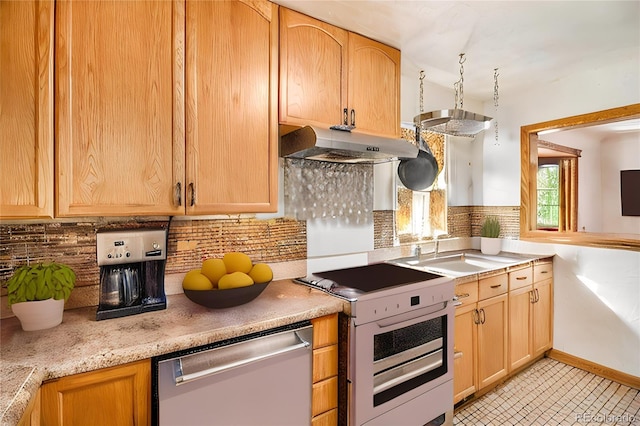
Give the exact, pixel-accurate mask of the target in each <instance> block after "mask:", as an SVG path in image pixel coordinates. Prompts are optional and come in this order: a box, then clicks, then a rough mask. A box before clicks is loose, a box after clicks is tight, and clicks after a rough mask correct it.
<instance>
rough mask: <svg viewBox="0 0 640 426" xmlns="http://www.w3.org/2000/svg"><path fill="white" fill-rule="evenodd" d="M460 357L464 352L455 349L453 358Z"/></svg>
mask: <svg viewBox="0 0 640 426" xmlns="http://www.w3.org/2000/svg"><path fill="white" fill-rule="evenodd" d="M458 358H462V352H460V351H453V359H458Z"/></svg>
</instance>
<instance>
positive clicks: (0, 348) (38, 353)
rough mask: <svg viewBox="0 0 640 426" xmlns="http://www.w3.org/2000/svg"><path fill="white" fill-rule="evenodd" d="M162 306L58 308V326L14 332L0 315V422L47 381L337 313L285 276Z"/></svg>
mask: <svg viewBox="0 0 640 426" xmlns="http://www.w3.org/2000/svg"><path fill="white" fill-rule="evenodd" d="M167 303H168V307H167V309H166V310H162V311H156V312H148V313H144V314H139V315H132V316H129V317H123V318H117V319H109V320H104V321H96V320H95V315H96V307H95V306H94V307H87V308H79V309H73V310H68V311H65V313H64V317H63V321H62V324H60V325H59V326H57V327H55V328H52V329H49V330H43V331H30V332H25V331H22V328H21V327H20V323H19V321H18V320H17V319H16V318H7V319H3V320H2V324H1V333H2V334H1V338H0V378H1V387H0V415H1V416H2V417H1V418H0V424H2V425H15V424H17V423H18V421H19V420H20V418H21V417H22V414H23V413H24V411H25V409H26V408H27V405H28V404H29V401H30V400H31V398H32V397H33V396H34V395H35V394H36V392H37V390H38V388H39V387H40V385H41V383H42V382H43V381H45V380H48V379H54V378H58V377H63V376H68V375H71V374H77V373H83V372H86V371H91V370H97V369H100V368H105V367H111V366H114V365H120V364H125V363H128V362H132V361H137V360H141V359H145V358H150V357H153V356H156V355H162V354H166V353H170V352H174V351H178V350H182V349H187V348H190V347H195V346H199V345H204V344H208V343H213V342H217V341H221V340H225V339H229V338H233V337H237V336H242V335H245V334H250V333H254V332H258V331H263V330H269V329H271V328H275V327H279V326H282V325H287V324H291V323H295V322H298V321H303V320H308V319H312V318H317V317H321V316H324V315H328V314H332V313H335V312H340V311H342V310H343V308H344V303H345V302H343V301H341V300H340V299H338V298H335V297H332V296H329V295H327V294H325V293H323V292H321V291H318V290H314V289H311V288H309V287H305V286H303V285H299V284H295V283H293V282H292V281H291V280H278V281H273V282H272V283H271V284H270V285H269V286H268V287H267V288H266V290H265V291H264V292H263V293H262V294H261V295H260V296H258V298H256V299H254V300H253V301H251V302H249V303H247V304H245V305H241V306H237V307H234V308H228V309H219V310H216V309H207V308H205V307H202V306H199V305H197V304H195V303H193V302H191V301H190V300H189V299H187V298H186V296H184V294H176V295H171V296H168V297H167Z"/></svg>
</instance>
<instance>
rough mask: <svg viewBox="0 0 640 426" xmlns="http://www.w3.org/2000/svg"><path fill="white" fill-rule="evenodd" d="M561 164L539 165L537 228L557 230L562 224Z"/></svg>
mask: <svg viewBox="0 0 640 426" xmlns="http://www.w3.org/2000/svg"><path fill="white" fill-rule="evenodd" d="M559 182H560V166H559V165H558V164H542V165H539V166H538V215H537V216H538V219H537V229H541V230H545V231H557V230H558V226H559V224H560V187H559Z"/></svg>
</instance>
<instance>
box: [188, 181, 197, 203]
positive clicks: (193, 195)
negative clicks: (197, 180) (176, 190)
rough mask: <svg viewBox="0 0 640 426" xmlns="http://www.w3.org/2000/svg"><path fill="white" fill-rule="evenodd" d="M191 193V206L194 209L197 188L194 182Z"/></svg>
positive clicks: (190, 189)
mask: <svg viewBox="0 0 640 426" xmlns="http://www.w3.org/2000/svg"><path fill="white" fill-rule="evenodd" d="M189 192H190V193H191V202H190V203H189V205H190V206H191V207H193V206H194V205H195V204H196V188H195V185H194V184H193V182H191V183H190V184H189Z"/></svg>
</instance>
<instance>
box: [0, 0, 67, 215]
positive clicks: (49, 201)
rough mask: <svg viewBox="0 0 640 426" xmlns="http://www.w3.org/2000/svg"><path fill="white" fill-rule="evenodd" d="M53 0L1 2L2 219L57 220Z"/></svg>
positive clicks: (0, 127)
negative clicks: (54, 213)
mask: <svg viewBox="0 0 640 426" xmlns="http://www.w3.org/2000/svg"><path fill="white" fill-rule="evenodd" d="M53 16H54V8H53V1H52V0H42V1H12V0H2V1H0V69H1V70H2V71H1V75H0V112H1V113H0V140H1V141H2V143H0V170H1V173H2V179H1V180H0V217H1V218H12V217H16V218H17V217H52V216H53V28H54V25H53Z"/></svg>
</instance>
